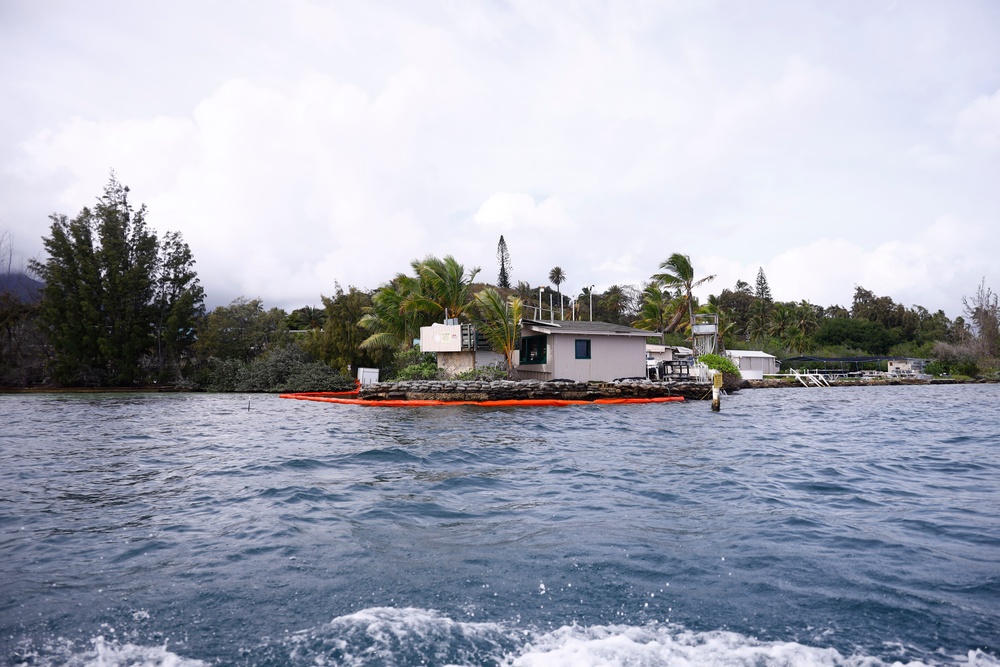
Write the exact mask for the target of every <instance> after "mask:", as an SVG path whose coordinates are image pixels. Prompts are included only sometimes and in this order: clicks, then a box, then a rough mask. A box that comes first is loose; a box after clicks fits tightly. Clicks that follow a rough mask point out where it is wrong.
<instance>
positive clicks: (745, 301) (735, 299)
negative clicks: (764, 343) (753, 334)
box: [716, 280, 755, 340]
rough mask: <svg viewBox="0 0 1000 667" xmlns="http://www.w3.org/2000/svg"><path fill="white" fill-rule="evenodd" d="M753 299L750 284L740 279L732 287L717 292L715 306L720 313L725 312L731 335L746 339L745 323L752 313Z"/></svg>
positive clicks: (748, 320)
mask: <svg viewBox="0 0 1000 667" xmlns="http://www.w3.org/2000/svg"><path fill="white" fill-rule="evenodd" d="M754 299H755V297H754V295H753V291H752V290H751V289H750V285H749V284H747V283H746V282H744V281H742V280H737V281H736V286H735V287H734V288H733V289H729V288H726V289H724V290H722V293H720V294H719V297H718V301H717V302H716V306H717V307H718V310H719V313H720V314H721V313H723V312H725V313H727V317H728V319H729V320H730V321H731V322H732V325H733V326H732V335H733V336H735V337H737V338H740V339H743V340H746V339H747V337H748V335H747V324H748V323H749V322H750V317H751V315H752V313H751V309H752V307H753V304H754Z"/></svg>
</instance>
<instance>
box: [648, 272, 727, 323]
mask: <svg viewBox="0 0 1000 667" xmlns="http://www.w3.org/2000/svg"><path fill="white" fill-rule="evenodd" d="M660 270H661V271H663V273H657V274H655V275H654V276H653V280H657V281H659V282H660V283H661V284H663V285H665V286H667V287H676V288H678V289H679V290H680V297H681V299H682V300H683V301H682V303H683V305H686V306H687V314H688V326H689V327H690V326H691V324H692V323H693V322H694V297H693V296H692V291H693V290H694V289H695V288H697V287H700V286H701V285H705V284H707V283H710V282H712V281H713V280H715V276H714V275H711V276H705V277H704V278H699V279H698V280H695V277H694V267H693V266H692V265H691V258H690V257H688V256H687V255H682V254H681V253H679V252H675V253H674V254H672V255H671V256H670V257H668V258H667V259H666V260H664V261H663V262H661V263H660ZM676 326H677V322H676V321H675V322H673V323H672V326H671V327H670V330H671V331H673V330H674V329H675V328H676Z"/></svg>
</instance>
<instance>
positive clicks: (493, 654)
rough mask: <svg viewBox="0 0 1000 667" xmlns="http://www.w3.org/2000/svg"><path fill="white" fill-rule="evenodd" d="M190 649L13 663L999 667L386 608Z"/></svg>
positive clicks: (50, 649)
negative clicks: (229, 649)
mask: <svg viewBox="0 0 1000 667" xmlns="http://www.w3.org/2000/svg"><path fill="white" fill-rule="evenodd" d="M186 649H190V650H195V649H194V648H193V647H188V646H182V647H179V646H173V647H171V646H168V645H153V646H144V645H141V643H136V642H134V641H123V640H118V639H116V638H114V637H106V636H104V635H101V636H98V637H96V638H94V639H92V640H90V645H89V646H85V647H84V646H79V645H76V644H74V643H73V642H71V641H68V640H57V641H53V642H50V643H49V644H47V645H45V646H42V647H35V646H22V647H20V649H19V650H18V651H17V654H16V655H15V656H14V659H13V661H12V664H14V665H22V666H24V667H27V666H29V665H30V666H32V667H36V666H45V667H48V666H50V665H51V666H53V667H55V666H57V665H59V666H66V667H205V666H207V665H222V664H225V665H275V666H277V665H292V666H303V667H304V666H306V665H310V666H317V665H324V666H331V667H333V666H338V667H339V666H343V667H368V666H375V665H379V666H390V667H391V666H398V667H404V666H409V665H429V666H431V665H441V666H450V665H470V666H471V665H500V666H503V667H604V666H609V667H610V666H615V665H638V666H644V667H659V666H674V665H678V666H679V665H684V666H687V665H708V666H712V665H726V666H727V667H728V666H744V665H745V666H747V667H750V666H753V667H770V666H793V665H794V666H796V667H811V666H816V667H881V666H883V665H886V666H887V665H900V666H906V667H920V666H921V665H927V666H928V667H931V666H946V665H947V666H954V665H963V666H966V667H1000V659H998V658H997V657H996V656H993V655H990V654H988V653H985V652H982V651H979V650H970V651H968V652H967V653H966V654H964V655H946V654H944V653H938V654H934V655H933V656H920V657H916V656H913V655H907V652H906V650H905V649H904V648H903V647H892V646H887V647H886V653H885V655H881V656H873V655H865V654H862V653H856V654H851V655H844V654H842V653H840V652H839V651H837V650H835V649H833V648H821V647H815V646H808V645H805V644H801V643H798V642H781V641H776V642H765V641H758V640H757V639H754V638H753V637H747V636H745V635H741V634H739V633H735V632H727V631H711V632H694V631H691V630H687V629H685V628H683V627H680V626H677V625H672V624H650V625H646V626H628V625H600V626H589V627H584V626H577V625H570V626H563V627H560V628H558V629H555V630H551V631H537V630H529V629H525V628H519V627H517V626H516V625H514V624H509V623H490V622H486V623H482V622H466V621H456V620H454V619H451V618H448V617H446V616H444V615H441V614H438V613H436V612H434V611H431V610H425V609H413V608H403V609H399V608H390V607H378V608H372V609H365V610H362V611H358V612H356V613H353V614H349V615H346V616H341V617H338V618H335V619H334V620H333V621H331V622H329V623H326V624H323V625H320V626H318V627H315V628H310V629H307V630H302V631H300V632H297V633H294V634H290V635H286V636H284V637H282V638H280V639H270V638H263V639H261V640H259V641H258V642H257V643H256V644H254V645H251V646H245V647H241V648H240V649H239V650H238V651H235V652H234V653H233V654H230V655H211V656H200V657H199V656H192V655H185V654H186V653H187V652H188V651H187V650H186Z"/></svg>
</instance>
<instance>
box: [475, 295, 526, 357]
mask: <svg viewBox="0 0 1000 667" xmlns="http://www.w3.org/2000/svg"><path fill="white" fill-rule="evenodd" d="M476 309H477V313H478V315H479V327H478V329H479V331H480V333H482V334H483V335H484V336H485V337H486V340H487V341H489V343H490V349H492V350H493V351H494V352H497V353H499V354H502V355H504V359H505V360H506V363H507V372H508V373H512V372H513V370H514V351H515V350H517V348H518V342H519V339H520V337H521V319H522V317H523V315H524V303H523V302H522V301H521V299H519V298H518V297H516V296H511V297H508V298H507V299H504V298H503V297H502V296H501V295H500V293H499V292H497V291H496V290H495V289H493V288H492V287H487V288H486V289H484V290H482V291H481V292H479V293H478V294H476Z"/></svg>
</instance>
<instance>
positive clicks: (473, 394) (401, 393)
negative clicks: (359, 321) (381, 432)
mask: <svg viewBox="0 0 1000 667" xmlns="http://www.w3.org/2000/svg"><path fill="white" fill-rule="evenodd" d="M660 396H683V397H684V398H686V399H688V400H705V399H710V398H711V397H712V387H711V385H709V384H705V383H697V382H685V383H679V382H651V381H649V380H619V381H617V382H559V381H552V382H542V381H539V380H521V381H514V380H497V381H493V382H479V381H474V380H470V381H464V380H408V381H405V382H380V383H376V384H370V385H365V386H363V387H361V389H360V392H359V394H358V398H360V399H364V400H370V401H378V400H404V401H422V400H436V401H517V400H529V399H563V400H571V401H594V400H597V399H600V398H657V397H660Z"/></svg>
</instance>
